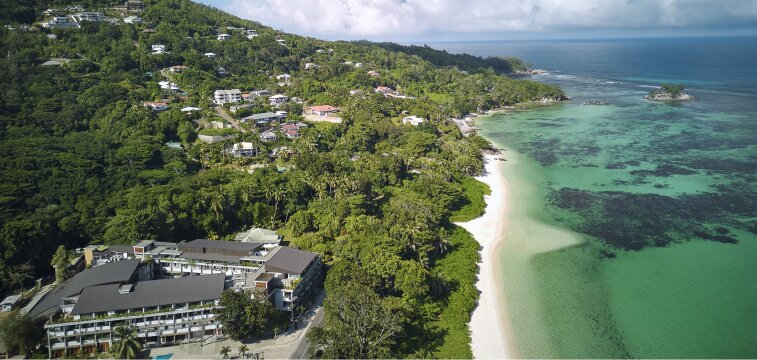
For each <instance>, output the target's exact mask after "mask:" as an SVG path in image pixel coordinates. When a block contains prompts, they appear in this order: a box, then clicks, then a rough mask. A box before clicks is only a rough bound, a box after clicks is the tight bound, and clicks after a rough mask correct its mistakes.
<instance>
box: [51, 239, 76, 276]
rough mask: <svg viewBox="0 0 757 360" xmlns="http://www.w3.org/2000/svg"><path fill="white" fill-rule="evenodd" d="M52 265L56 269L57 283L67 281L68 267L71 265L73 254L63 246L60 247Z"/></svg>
mask: <svg viewBox="0 0 757 360" xmlns="http://www.w3.org/2000/svg"><path fill="white" fill-rule="evenodd" d="M50 265H52V267H53V269H55V282H56V283H62V282H63V281H65V280H66V277H67V274H66V273H67V272H68V266H69V265H71V252H70V251H69V250H66V247H65V246H63V245H60V246H58V250H56V251H55V254H54V255H53V259H52V260H51V261H50Z"/></svg>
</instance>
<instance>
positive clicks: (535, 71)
mask: <svg viewBox="0 0 757 360" xmlns="http://www.w3.org/2000/svg"><path fill="white" fill-rule="evenodd" d="M515 73H516V74H518V75H548V74H549V72H548V71H547V70H544V69H526V70H518V71H516V72H515Z"/></svg>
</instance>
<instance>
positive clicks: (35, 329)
mask: <svg viewBox="0 0 757 360" xmlns="http://www.w3.org/2000/svg"><path fill="white" fill-rule="evenodd" d="M44 336H45V331H44V329H43V328H42V324H40V323H38V322H36V321H34V320H33V319H32V318H30V317H28V316H26V315H23V314H20V313H18V312H14V313H11V314H9V315H8V316H6V317H5V318H4V319H3V320H2V321H0V342H3V343H5V346H6V347H7V348H8V351H9V352H13V351H16V352H22V353H24V354H26V355H27V357H28V356H31V355H32V353H33V352H34V350H35V349H36V348H37V347H38V346H39V345H40V343H41V342H42V339H43V337H44Z"/></svg>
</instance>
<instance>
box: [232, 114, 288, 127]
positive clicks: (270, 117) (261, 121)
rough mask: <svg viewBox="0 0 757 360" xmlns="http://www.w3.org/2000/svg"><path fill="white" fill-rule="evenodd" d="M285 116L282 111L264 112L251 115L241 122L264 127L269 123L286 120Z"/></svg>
mask: <svg viewBox="0 0 757 360" xmlns="http://www.w3.org/2000/svg"><path fill="white" fill-rule="evenodd" d="M286 117H287V114H286V112H284V111H279V112H275V113H272V112H266V113H259V114H252V115H251V116H247V117H243V118H242V119H241V120H242V122H245V123H248V122H255V124H257V125H265V124H267V123H270V122H271V121H280V120H284V119H286Z"/></svg>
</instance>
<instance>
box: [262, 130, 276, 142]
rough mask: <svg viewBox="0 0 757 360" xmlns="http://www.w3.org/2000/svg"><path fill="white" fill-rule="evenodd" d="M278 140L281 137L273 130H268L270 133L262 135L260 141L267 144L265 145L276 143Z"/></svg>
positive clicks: (266, 132)
mask: <svg viewBox="0 0 757 360" xmlns="http://www.w3.org/2000/svg"><path fill="white" fill-rule="evenodd" d="M278 139H279V136H278V135H276V133H275V132H273V130H268V131H264V132H262V133H260V141H262V142H265V143H267V142H274V141H276V140H278Z"/></svg>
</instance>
